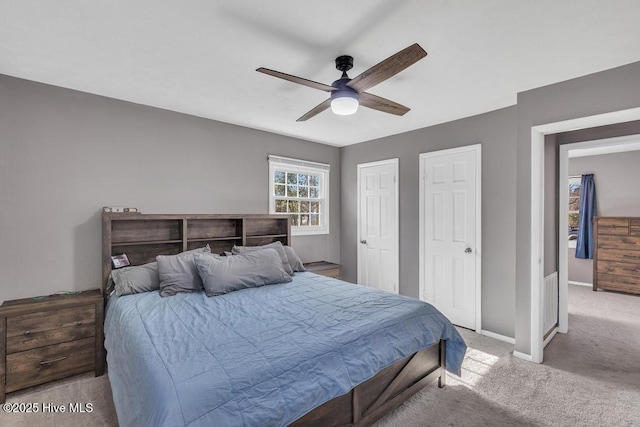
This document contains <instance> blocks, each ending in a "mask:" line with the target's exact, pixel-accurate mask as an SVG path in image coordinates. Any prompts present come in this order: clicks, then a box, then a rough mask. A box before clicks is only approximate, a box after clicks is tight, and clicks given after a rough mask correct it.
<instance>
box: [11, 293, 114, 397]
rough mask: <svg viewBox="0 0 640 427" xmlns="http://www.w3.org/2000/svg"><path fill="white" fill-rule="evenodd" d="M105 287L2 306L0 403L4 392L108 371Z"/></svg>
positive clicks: (13, 301)
mask: <svg viewBox="0 0 640 427" xmlns="http://www.w3.org/2000/svg"><path fill="white" fill-rule="evenodd" d="M103 314H104V300H103V298H102V292H101V291H100V290H92V291H84V292H79V293H77V294H73V295H49V296H45V297H37V298H24V299H19V300H12V301H5V302H4V303H3V304H2V305H0V401H1V402H4V400H5V394H6V393H11V392H12V391H16V390H21V389H23V388H27V387H31V386H34V385H38V384H43V383H46V382H49V381H53V380H57V379H60V378H65V377H68V376H71V375H75V374H79V373H82V372H87V371H95V374H96V376H97V377H98V376H100V375H102V374H103V373H104V350H103V334H102V320H103Z"/></svg>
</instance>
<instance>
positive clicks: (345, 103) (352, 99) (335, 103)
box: [331, 90, 359, 116]
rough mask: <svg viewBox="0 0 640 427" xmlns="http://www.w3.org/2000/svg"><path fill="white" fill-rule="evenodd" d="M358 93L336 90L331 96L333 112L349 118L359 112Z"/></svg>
mask: <svg viewBox="0 0 640 427" xmlns="http://www.w3.org/2000/svg"><path fill="white" fill-rule="evenodd" d="M358 105H359V102H358V93H357V92H355V91H354V92H349V91H342V90H339V91H338V90H336V91H334V92H333V93H332V94H331V111H333V113H334V114H337V115H339V116H348V115H350V114H354V113H355V112H356V111H358Z"/></svg>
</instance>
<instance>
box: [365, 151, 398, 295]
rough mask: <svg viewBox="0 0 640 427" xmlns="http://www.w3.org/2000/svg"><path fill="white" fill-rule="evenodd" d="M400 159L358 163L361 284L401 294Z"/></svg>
mask: <svg viewBox="0 0 640 427" xmlns="http://www.w3.org/2000/svg"><path fill="white" fill-rule="evenodd" d="M398 228H399V223H398V159H390V160H383V161H379V162H373V163H363V164H359V165H358V233H357V236H358V243H357V245H358V284H360V285H365V286H370V287H373V288H376V289H381V290H384V291H388V292H393V293H398V291H399V289H398V282H399V250H398V247H399V245H398Z"/></svg>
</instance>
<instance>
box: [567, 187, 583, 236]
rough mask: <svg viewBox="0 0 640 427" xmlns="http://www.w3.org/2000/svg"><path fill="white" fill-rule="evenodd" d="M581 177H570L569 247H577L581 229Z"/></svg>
mask: <svg viewBox="0 0 640 427" xmlns="http://www.w3.org/2000/svg"><path fill="white" fill-rule="evenodd" d="M581 184H582V177H581V176H570V177H569V236H568V238H569V247H570V248H575V247H576V240H577V238H578V228H579V227H580V190H581Z"/></svg>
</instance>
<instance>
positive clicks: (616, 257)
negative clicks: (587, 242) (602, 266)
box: [596, 246, 640, 265]
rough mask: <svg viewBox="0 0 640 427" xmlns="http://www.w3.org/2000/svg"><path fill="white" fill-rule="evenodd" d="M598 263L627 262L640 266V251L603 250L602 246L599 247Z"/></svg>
mask: <svg viewBox="0 0 640 427" xmlns="http://www.w3.org/2000/svg"><path fill="white" fill-rule="evenodd" d="M597 261H614V262H627V263H631V264H635V265H640V251H630V250H627V249H609V248H602V249H601V248H600V246H598V259H597ZM596 265H597V264H596Z"/></svg>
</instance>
